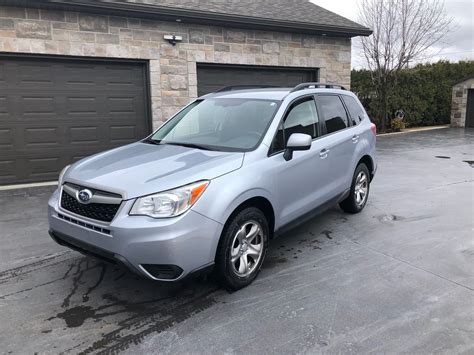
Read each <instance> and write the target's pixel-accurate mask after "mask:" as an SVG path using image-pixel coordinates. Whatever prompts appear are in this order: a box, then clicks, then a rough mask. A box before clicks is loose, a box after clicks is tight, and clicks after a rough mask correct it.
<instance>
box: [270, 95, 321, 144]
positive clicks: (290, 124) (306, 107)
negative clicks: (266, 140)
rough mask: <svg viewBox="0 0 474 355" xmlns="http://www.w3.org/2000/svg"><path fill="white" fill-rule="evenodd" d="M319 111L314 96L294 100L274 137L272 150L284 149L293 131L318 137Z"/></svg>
mask: <svg viewBox="0 0 474 355" xmlns="http://www.w3.org/2000/svg"><path fill="white" fill-rule="evenodd" d="M318 122H319V121H318V113H317V111H316V105H315V102H314V99H313V97H312V96H311V97H305V98H304V99H302V100H298V101H296V102H294V103H293V104H292V105H291V106H290V108H289V110H288V111H287V113H286V115H285V118H284V120H283V124H282V125H280V127H279V129H278V132H277V134H276V136H275V138H274V139H273V143H272V152H273V153H276V152H279V151H282V150H284V149H285V147H286V143H287V142H288V139H289V138H290V136H291V135H292V134H293V133H304V134H309V135H310V136H311V137H312V138H313V139H314V138H316V137H318V134H319V125H318Z"/></svg>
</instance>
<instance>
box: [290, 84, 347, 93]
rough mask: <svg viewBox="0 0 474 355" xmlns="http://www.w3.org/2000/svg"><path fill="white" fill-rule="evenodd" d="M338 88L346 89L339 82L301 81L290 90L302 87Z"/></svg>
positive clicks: (293, 90)
mask: <svg viewBox="0 0 474 355" xmlns="http://www.w3.org/2000/svg"><path fill="white" fill-rule="evenodd" d="M320 88H322V89H340V90H347V89H346V88H345V87H344V86H342V85H339V84H329V83H302V84H298V85H296V86H295V87H294V88H293V89H292V90H291V91H290V93H291V92H295V91H300V90H304V89H320Z"/></svg>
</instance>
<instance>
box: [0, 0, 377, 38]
mask: <svg viewBox="0 0 474 355" xmlns="http://www.w3.org/2000/svg"><path fill="white" fill-rule="evenodd" d="M0 4H6V5H10V6H25V7H39V8H47V9H48V8H49V9H61V10H69V11H83V12H93V13H97V14H106V15H116V16H127V17H141V18H148V19H158V20H164V21H171V22H176V21H177V20H178V22H184V23H195V24H206V25H214V26H224V27H236V28H246V29H262V30H268V31H279V32H297V33H308V34H319V35H328V36H335V37H346V38H351V37H355V36H370V35H371V34H372V30H370V29H369V28H366V27H362V26H360V27H340V26H332V25H318V24H312V23H306V22H295V21H285V20H275V19H269V18H256V17H248V16H241V15H230V14H223V13H215V12H206V11H199V10H189V9H180V8H171V7H166V6H159V5H150V4H142V3H118V2H115V1H113V0H112V1H92V0H72V1H66V0H36V1H34V0H16V1H15V0H0Z"/></svg>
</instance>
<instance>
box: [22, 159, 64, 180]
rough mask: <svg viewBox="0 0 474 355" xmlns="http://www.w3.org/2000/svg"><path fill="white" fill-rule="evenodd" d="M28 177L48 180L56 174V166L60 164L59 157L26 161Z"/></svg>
mask: <svg viewBox="0 0 474 355" xmlns="http://www.w3.org/2000/svg"><path fill="white" fill-rule="evenodd" d="M26 163H27V167H28V168H27V169H28V170H27V172H28V176H31V177H32V178H36V179H42V178H48V177H49V176H51V175H53V174H56V171H57V168H58V166H60V165H61V164H60V163H61V157H60V156H55V157H49V158H30V159H27V160H26Z"/></svg>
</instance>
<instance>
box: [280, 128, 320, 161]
mask: <svg viewBox="0 0 474 355" xmlns="http://www.w3.org/2000/svg"><path fill="white" fill-rule="evenodd" d="M312 141H313V138H311V136H310V135H309V134H304V133H293V134H292V135H291V136H290V138H289V139H288V142H287V143H286V149H285V152H284V153H283V158H285V160H286V161H288V160H291V159H293V152H294V151H295V150H309V149H310V148H311V142H312Z"/></svg>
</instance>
